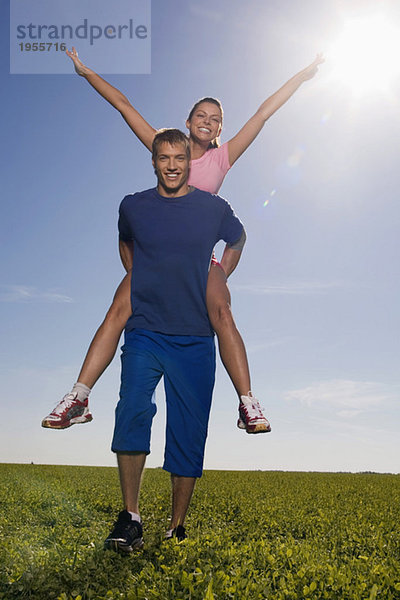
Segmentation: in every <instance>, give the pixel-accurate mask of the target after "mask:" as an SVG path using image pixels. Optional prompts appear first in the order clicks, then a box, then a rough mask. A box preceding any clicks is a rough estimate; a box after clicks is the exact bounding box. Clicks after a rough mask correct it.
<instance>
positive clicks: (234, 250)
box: [220, 229, 246, 277]
mask: <svg viewBox="0 0 400 600" xmlns="http://www.w3.org/2000/svg"><path fill="white" fill-rule="evenodd" d="M245 242H246V232H245V230H244V229H243V231H242V235H241V236H240V238H239V239H238V240H237V242H235V243H234V244H227V245H226V246H225V250H224V253H223V255H222V258H221V262H220V265H221V267H222V268H223V270H224V271H225V275H226V277H229V275H231V273H233V271H234V270H235V269H236V267H237V265H238V262H239V260H240V257H241V255H242V250H243V246H244V245H245Z"/></svg>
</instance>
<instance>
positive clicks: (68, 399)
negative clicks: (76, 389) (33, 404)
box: [52, 394, 76, 415]
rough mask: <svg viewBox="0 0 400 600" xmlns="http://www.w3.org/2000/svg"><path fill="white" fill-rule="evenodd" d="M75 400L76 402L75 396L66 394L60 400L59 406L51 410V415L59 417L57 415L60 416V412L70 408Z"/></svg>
mask: <svg viewBox="0 0 400 600" xmlns="http://www.w3.org/2000/svg"><path fill="white" fill-rule="evenodd" d="M75 400H76V396H75V394H67V395H66V396H64V398H63V399H62V400H61V402H60V403H59V404H57V406H56V407H55V409H54V410H53V412H52V414H53V415H59V414H61V413H62V412H64V410H65V409H66V408H69V407H70V406H72V405H73V403H74V401H75Z"/></svg>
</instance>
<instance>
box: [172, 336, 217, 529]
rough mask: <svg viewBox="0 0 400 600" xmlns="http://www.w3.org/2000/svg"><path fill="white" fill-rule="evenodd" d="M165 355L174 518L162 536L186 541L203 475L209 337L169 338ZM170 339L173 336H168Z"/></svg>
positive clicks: (210, 380)
mask: <svg viewBox="0 0 400 600" xmlns="http://www.w3.org/2000/svg"><path fill="white" fill-rule="evenodd" d="M172 337H173V340H171V339H167V340H166V346H165V356H164V359H163V360H164V367H165V368H164V386H165V393H166V401H167V429H166V448H165V460H164V469H165V470H167V471H169V472H170V473H171V483H172V517H171V524H170V530H169V531H167V534H166V537H167V538H168V537H176V538H177V539H178V541H181V540H183V539H185V537H186V533H185V529H184V527H183V524H184V522H185V517H186V513H187V510H188V508H189V504H190V500H191V497H192V494H193V490H194V486H195V483H196V478H198V477H201V475H202V471H203V458H204V446H205V441H206V437H207V425H208V417H209V411H210V406H211V397H212V390H213V387H214V374H215V346H214V341H213V338H212V337H195V336H172ZM170 338H171V336H170Z"/></svg>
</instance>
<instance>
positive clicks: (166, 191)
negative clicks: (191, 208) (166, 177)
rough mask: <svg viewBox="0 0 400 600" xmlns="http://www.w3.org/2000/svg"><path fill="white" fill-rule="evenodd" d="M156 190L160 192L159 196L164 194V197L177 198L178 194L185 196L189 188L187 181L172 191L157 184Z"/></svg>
mask: <svg viewBox="0 0 400 600" xmlns="http://www.w3.org/2000/svg"><path fill="white" fill-rule="evenodd" d="M157 192H158V193H159V194H160V196H164V198H179V197H180V196H186V194H188V193H189V192H190V189H189V186H188V184H187V183H185V185H183V186H182V187H181V188H179V190H172V191H171V190H169V189H168V188H165V187H163V186H162V185H160V184H158V185H157Z"/></svg>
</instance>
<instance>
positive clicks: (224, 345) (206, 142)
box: [42, 48, 323, 433]
mask: <svg viewBox="0 0 400 600" xmlns="http://www.w3.org/2000/svg"><path fill="white" fill-rule="evenodd" d="M67 55H68V56H69V57H70V58H71V60H72V61H73V63H74V66H75V70H76V72H77V73H78V75H80V76H82V77H84V78H85V79H86V80H87V81H88V82H89V83H90V84H91V85H92V86H93V87H94V89H95V90H96V91H97V92H98V93H99V94H100V95H101V96H103V98H105V99H106V100H107V101H108V102H109V103H110V104H111V105H112V106H113V107H114V108H116V109H117V110H118V111H119V112H120V113H121V115H122V117H123V118H124V119H125V121H126V122H127V124H128V125H129V127H130V128H131V129H132V131H133V133H134V134H135V135H136V136H137V137H138V138H139V140H140V141H141V142H142V143H143V144H144V145H145V146H146V148H148V149H149V150H150V151H151V147H152V142H153V138H154V135H155V133H156V130H155V129H154V128H153V127H152V126H151V125H149V123H147V121H145V119H144V118H143V117H142V116H141V114H140V113H139V112H138V111H137V110H136V109H135V108H134V107H133V106H132V105H131V104H130V102H129V100H128V99H127V98H126V97H125V96H124V95H123V94H122V93H121V92H120V91H119V90H117V89H116V88H114V87H113V86H112V85H110V84H109V83H108V82H107V81H105V80H104V79H102V78H101V77H100V76H99V75H97V74H96V73H95V72H94V71H92V70H91V69H89V68H88V67H86V66H85V65H84V64H83V63H82V62H81V61H80V59H79V58H78V54H77V52H76V50H75V48H72V51H68V50H67ZM322 62H323V58H322V56H321V55H320V54H318V55H317V57H316V58H315V60H314V62H312V63H311V64H310V65H309V66H307V67H306V68H305V69H303V70H302V71H300V72H299V73H297V74H296V75H294V77H292V78H291V79H289V81H287V82H286V83H285V84H284V85H283V86H282V87H281V88H280V89H279V90H278V91H277V92H275V93H274V94H273V95H272V96H270V97H269V98H267V100H265V101H264V102H263V103H262V104H261V106H260V107H259V108H258V110H257V111H256V113H255V114H254V115H253V116H252V117H251V118H250V119H249V120H248V121H247V123H245V125H244V126H243V127H242V128H241V129H240V131H239V132H238V133H237V134H236V135H235V136H234V137H233V138H232V139H230V140H229V141H228V142H226V143H225V144H223V145H222V146H220V145H219V141H218V138H219V135H220V133H221V129H222V120H223V111H222V106H221V103H220V102H219V100H217V99H215V98H203V99H201V100H199V101H198V102H196V104H195V105H194V106H193V108H192V110H191V111H190V113H189V116H188V118H187V121H186V127H187V128H188V130H189V141H190V148H191V168H190V177H189V184H190V185H193V186H194V187H198V188H200V189H202V190H205V191H208V192H211V193H217V192H218V190H219V188H220V187H221V185H222V182H223V180H224V178H225V175H226V173H227V172H228V170H229V169H230V168H231V167H232V166H233V165H234V164H235V162H236V161H237V159H238V158H239V156H241V154H243V152H244V151H245V150H246V149H247V148H248V147H249V145H250V144H251V143H252V142H253V141H254V139H255V138H256V137H257V135H258V134H259V132H260V131H261V129H262V128H263V126H264V124H265V122H266V121H267V119H269V117H270V116H271V115H272V114H273V113H274V112H275V111H277V110H278V109H279V108H280V107H281V106H282V105H283V104H284V103H285V102H286V101H287V100H288V99H289V98H290V97H291V96H292V94H293V93H294V92H295V91H296V90H297V89H298V88H299V87H300V85H301V84H302V83H303V82H304V81H307V80H309V79H311V78H312V77H313V76H314V75H315V74H316V72H317V70H318V65H319V64H321V63H322ZM132 250H133V249H132ZM121 258H122V261H123V263H124V264H126V263H127V262H129V261H127V260H124V257H123V256H121ZM125 259H126V257H125ZM221 263H222V266H221V265H220V264H219V263H218V262H217V261H216V260H215V258H213V260H212V263H211V266H210V271H209V277H208V283H207V309H208V314H209V318H210V321H211V324H212V327H213V329H214V330H215V332H216V334H217V337H218V343H219V351H220V355H221V359H222V362H223V364H224V366H225V368H226V370H227V372H228V374H229V376H230V378H231V380H232V383H233V385H234V387H235V390H236V392H237V394H238V396H239V418H238V422H237V425H238V427H239V428H240V429H246V431H247V433H262V432H268V431H270V430H271V428H270V425H269V423H268V421H267V419H266V418H265V417H264V415H263V414H262V412H261V408H260V405H259V403H258V401H257V400H256V398H255V397H254V396H253V394H252V392H251V391H249V390H251V384H250V373H249V367H248V363H247V357H246V350H245V347H244V344H243V340H242V338H241V336H240V333H239V332H238V330H237V328H236V325H235V322H234V320H233V317H232V313H231V308H230V293H229V290H228V287H227V284H226V278H227V276H228V275H229V274H230V273H226V272H225V271H224V269H223V261H221ZM130 281H131V272H130V271H129V272H128V273H127V275H126V276H125V278H124V279H123V281H122V282H121V284H120V286H119V287H118V289H117V292H116V294H115V296H114V300H113V303H112V305H111V307H110V309H109V311H108V313H107V315H106V318H105V320H104V321H103V323H102V325H101V326H100V328H99V329H98V330H97V332H96V335H95V336H94V338H93V341H92V343H91V345H90V347H89V350H88V353H87V355H86V358H85V361H84V363H83V366H82V369H81V371H80V373H79V376H78V381H77V383H76V384H75V385H74V386H73V388H72V390H71V392H70V393H69V394H67V395H66V396H64V398H63V399H62V400H61V402H59V404H58V405H57V406H56V408H55V409H54V410H53V411H52V412H51V413H50V414H49V415H48V416H47V417H45V419H43V421H42V426H43V427H51V428H54V429H65V428H66V427H69V426H70V425H73V424H74V423H86V422H88V421H91V420H92V415H91V414H90V412H89V407H88V396H89V393H90V391H91V388H92V387H93V385H94V384H95V383H96V381H97V380H98V378H99V377H100V376H101V374H102V373H103V371H104V370H105V369H106V368H107V366H108V365H109V363H110V362H111V360H112V358H113V357H114V354H115V352H116V349H117V346H118V342H119V338H120V336H121V333H122V331H123V329H124V327H125V323H126V321H127V320H128V318H129V317H130V315H131V300H130V289H131V283H130Z"/></svg>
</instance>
